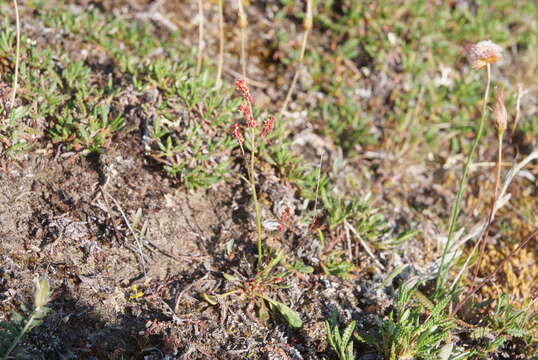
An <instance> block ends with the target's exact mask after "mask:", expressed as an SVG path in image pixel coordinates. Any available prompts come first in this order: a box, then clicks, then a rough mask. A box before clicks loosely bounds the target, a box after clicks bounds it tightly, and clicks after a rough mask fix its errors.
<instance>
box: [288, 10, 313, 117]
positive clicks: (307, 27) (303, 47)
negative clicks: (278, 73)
mask: <svg viewBox="0 0 538 360" xmlns="http://www.w3.org/2000/svg"><path fill="white" fill-rule="evenodd" d="M310 30H312V0H307V1H306V16H305V21H304V34H303V41H302V43H301V52H300V54H299V61H298V64H297V69H296V70H295V74H294V75H293V79H292V80H291V85H290V88H289V89H288V93H287V94H286V98H285V99H284V103H283V104H282V107H281V108H280V116H282V114H283V113H284V111H286V108H287V107H288V103H289V102H290V99H291V95H292V94H293V91H294V90H295V85H296V84H297V79H298V78H299V73H300V71H301V70H302V68H303V61H304V54H305V51H306V44H307V43H308V34H309V33H310Z"/></svg>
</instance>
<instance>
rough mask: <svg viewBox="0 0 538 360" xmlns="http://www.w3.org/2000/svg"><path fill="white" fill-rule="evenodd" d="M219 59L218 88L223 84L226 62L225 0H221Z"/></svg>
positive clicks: (216, 83) (216, 84)
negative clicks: (223, 68)
mask: <svg viewBox="0 0 538 360" xmlns="http://www.w3.org/2000/svg"><path fill="white" fill-rule="evenodd" d="M218 6H219V59H218V65H217V80H216V81H215V87H216V88H217V89H218V88H220V87H221V85H222V67H223V64H224V5H223V0H219V4H218Z"/></svg>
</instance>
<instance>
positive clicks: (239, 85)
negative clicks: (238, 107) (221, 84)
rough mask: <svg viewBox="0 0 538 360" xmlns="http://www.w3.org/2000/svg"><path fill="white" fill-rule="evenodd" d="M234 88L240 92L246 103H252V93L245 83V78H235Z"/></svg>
mask: <svg viewBox="0 0 538 360" xmlns="http://www.w3.org/2000/svg"><path fill="white" fill-rule="evenodd" d="M235 88H236V89H237V91H239V92H240V93H241V95H243V99H245V101H246V102H247V103H248V104H252V102H253V101H254V99H253V98H252V95H250V90H249V88H248V86H247V84H246V83H245V80H237V81H236V82H235Z"/></svg>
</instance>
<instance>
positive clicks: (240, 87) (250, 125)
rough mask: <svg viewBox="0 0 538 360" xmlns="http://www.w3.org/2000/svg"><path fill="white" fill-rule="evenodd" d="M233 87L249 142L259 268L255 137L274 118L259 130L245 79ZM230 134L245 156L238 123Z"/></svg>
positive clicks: (269, 127) (271, 123) (263, 134)
mask: <svg viewBox="0 0 538 360" xmlns="http://www.w3.org/2000/svg"><path fill="white" fill-rule="evenodd" d="M235 88H236V89H237V91H239V92H240V93H241V96H242V98H243V104H241V105H239V107H238V110H239V112H240V113H241V114H242V115H243V117H244V119H245V123H246V127H247V129H248V140H249V143H250V161H249V162H248V165H247V171H248V183H249V185H250V189H251V193H252V202H253V203H254V210H255V212H256V231H257V247H258V267H259V268H261V266H262V265H263V244H262V235H263V234H262V217H261V212H260V204H259V201H258V194H257V191H256V173H255V168H254V164H255V162H256V152H257V151H258V143H257V142H256V139H257V138H258V137H261V138H264V137H266V136H267V135H268V134H269V133H270V132H271V131H272V130H273V126H274V122H275V118H274V117H273V116H269V117H268V118H267V120H265V121H264V124H263V128H262V129H261V132H260V131H258V123H257V122H256V120H255V119H254V115H253V110H252V103H253V102H254V99H253V97H252V95H251V93H250V90H249V88H248V86H247V85H246V83H245V80H243V79H242V80H237V81H236V82H235ZM231 131H232V136H233V137H234V138H235V139H236V140H237V142H238V143H239V146H240V147H241V153H242V155H243V156H245V150H244V148H243V143H244V141H245V137H244V136H243V134H242V132H241V127H240V125H239V124H237V123H236V124H233V125H232V128H231Z"/></svg>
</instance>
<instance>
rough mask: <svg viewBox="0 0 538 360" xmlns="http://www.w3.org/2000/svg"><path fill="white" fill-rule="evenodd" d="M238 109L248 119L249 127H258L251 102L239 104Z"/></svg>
mask: <svg viewBox="0 0 538 360" xmlns="http://www.w3.org/2000/svg"><path fill="white" fill-rule="evenodd" d="M237 109H238V110H239V112H240V113H242V114H243V116H244V117H245V119H246V121H247V127H249V128H254V127H256V125H257V124H256V121H255V120H254V117H253V116H252V110H251V109H252V108H251V106H250V104H247V105H239V107H238V108H237Z"/></svg>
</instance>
